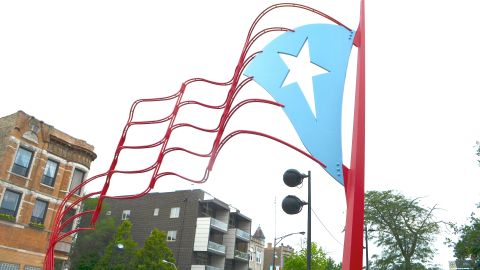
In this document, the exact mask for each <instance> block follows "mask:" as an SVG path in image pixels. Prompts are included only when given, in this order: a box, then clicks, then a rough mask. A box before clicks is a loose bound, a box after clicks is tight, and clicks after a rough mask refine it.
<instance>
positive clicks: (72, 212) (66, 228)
mask: <svg viewBox="0 0 480 270" xmlns="http://www.w3.org/2000/svg"><path fill="white" fill-rule="evenodd" d="M67 207H68V206H65V209H66V208H67ZM76 214H77V209H75V208H72V209H70V211H68V212H67V213H66V214H65V216H64V217H63V219H62V223H64V222H65V221H67V220H68V219H69V218H71V217H73V216H74V215H76ZM74 225H76V224H75V219H73V220H72V222H70V223H68V224H66V225H65V226H64V227H63V229H62V232H63V233H66V232H69V231H71V230H72V229H73V226H74Z"/></svg>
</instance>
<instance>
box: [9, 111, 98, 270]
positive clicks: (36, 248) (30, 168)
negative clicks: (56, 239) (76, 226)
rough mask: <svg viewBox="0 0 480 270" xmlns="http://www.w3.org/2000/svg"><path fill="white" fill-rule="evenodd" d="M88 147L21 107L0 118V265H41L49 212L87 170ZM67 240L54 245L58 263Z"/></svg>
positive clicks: (66, 250)
mask: <svg viewBox="0 0 480 270" xmlns="http://www.w3.org/2000/svg"><path fill="white" fill-rule="evenodd" d="M93 150H94V149H93V146H91V145H89V144H88V143H86V142H85V141H83V140H80V139H76V138H74V137H72V136H70V135H68V134H66V133H63V132H62V131H60V130H58V129H56V128H54V127H53V126H50V125H48V124H46V123H43V122H42V121H39V120H37V119H35V117H33V116H30V115H28V114H26V113H24V112H22V111H18V112H16V113H14V114H12V115H8V116H5V117H2V118H0V269H8V270H16V269H25V270H37V269H42V268H43V267H42V266H43V259H44V256H45V253H46V250H47V246H48V240H49V237H50V232H51V226H52V223H53V219H54V215H55V213H56V211H57V208H58V206H59V204H60V202H61V201H62V199H63V198H64V197H65V195H66V194H67V193H68V192H69V190H72V189H73V188H74V187H76V186H77V185H79V184H80V183H81V182H82V181H83V180H84V179H85V177H86V176H87V174H88V171H89V168H90V164H91V162H92V161H93V160H94V159H95V158H96V155H95V153H94V152H93ZM79 194H80V192H79V193H78V195H79ZM76 199H78V196H73V197H72V199H71V200H72V201H73V200H76ZM73 214H74V213H73V212H72V215H73ZM67 229H68V228H67ZM71 241H72V238H71V237H67V238H65V239H64V240H63V241H62V242H61V243H59V244H57V245H56V247H55V260H56V264H57V265H62V264H63V262H64V261H65V260H67V258H68V254H69V252H70V246H71Z"/></svg>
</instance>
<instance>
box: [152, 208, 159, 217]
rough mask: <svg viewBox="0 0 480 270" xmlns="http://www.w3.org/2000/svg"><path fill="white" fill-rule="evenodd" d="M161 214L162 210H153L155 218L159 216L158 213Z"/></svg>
mask: <svg viewBox="0 0 480 270" xmlns="http://www.w3.org/2000/svg"><path fill="white" fill-rule="evenodd" d="M159 212H160V208H155V209H153V216H155V217H156V216H158V213H159Z"/></svg>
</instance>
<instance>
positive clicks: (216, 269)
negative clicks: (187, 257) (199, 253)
mask: <svg viewBox="0 0 480 270" xmlns="http://www.w3.org/2000/svg"><path fill="white" fill-rule="evenodd" d="M205 270H223V268H219V267H215V266H210V265H205Z"/></svg>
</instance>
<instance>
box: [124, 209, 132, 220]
mask: <svg viewBox="0 0 480 270" xmlns="http://www.w3.org/2000/svg"><path fill="white" fill-rule="evenodd" d="M127 219H130V210H123V212H122V220H127Z"/></svg>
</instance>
